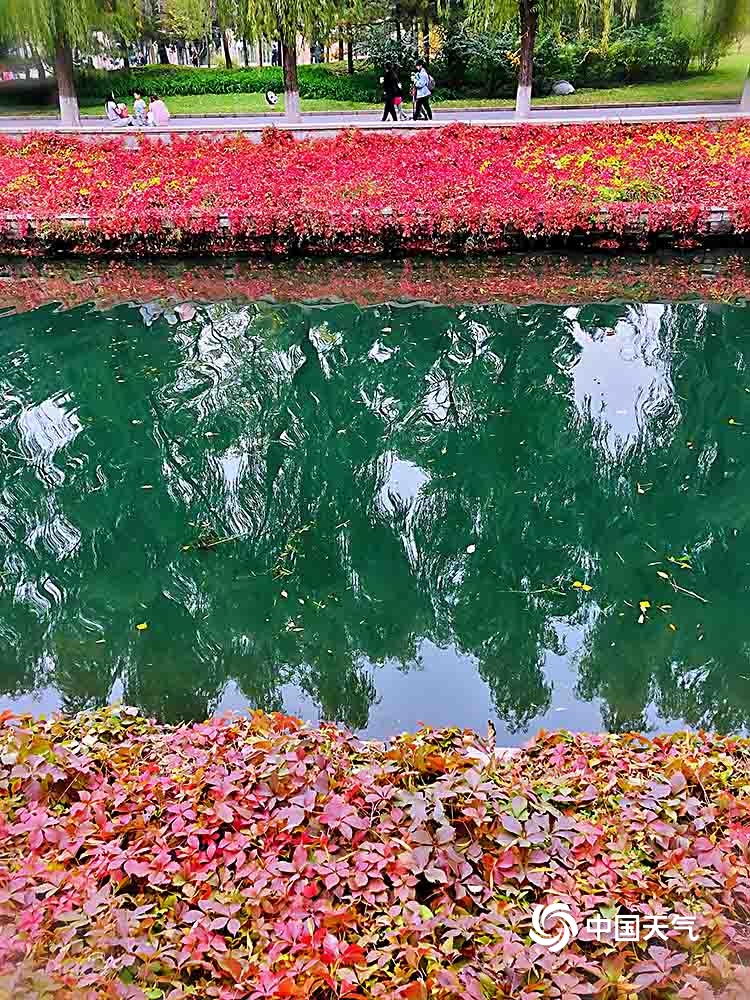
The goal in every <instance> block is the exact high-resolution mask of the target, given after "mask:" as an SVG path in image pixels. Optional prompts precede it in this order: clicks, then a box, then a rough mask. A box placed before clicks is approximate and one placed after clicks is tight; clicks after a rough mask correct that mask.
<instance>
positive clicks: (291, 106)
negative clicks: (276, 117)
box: [284, 90, 302, 122]
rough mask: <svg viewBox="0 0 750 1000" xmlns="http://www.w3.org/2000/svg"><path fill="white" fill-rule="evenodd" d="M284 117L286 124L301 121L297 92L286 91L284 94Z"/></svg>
mask: <svg viewBox="0 0 750 1000" xmlns="http://www.w3.org/2000/svg"><path fill="white" fill-rule="evenodd" d="M284 117H285V118H286V120H287V121H288V122H301V121H302V115H301V113H300V110H299V91H298V90H287V91H285V92H284Z"/></svg>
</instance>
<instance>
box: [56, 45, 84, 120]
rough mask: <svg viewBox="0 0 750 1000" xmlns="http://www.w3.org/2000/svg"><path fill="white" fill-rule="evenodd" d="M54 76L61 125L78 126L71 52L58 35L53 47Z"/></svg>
mask: <svg viewBox="0 0 750 1000" xmlns="http://www.w3.org/2000/svg"><path fill="white" fill-rule="evenodd" d="M55 76H56V77H57V93H58V99H59V101H60V120H61V121H62V123H63V125H80V124H81V112H80V110H79V108H78V98H77V97H76V87H75V81H74V80H73V50H72V49H71V47H70V43H69V42H68V40H67V39H66V38H64V37H63V36H61V35H59V36H58V38H57V45H56V46H55Z"/></svg>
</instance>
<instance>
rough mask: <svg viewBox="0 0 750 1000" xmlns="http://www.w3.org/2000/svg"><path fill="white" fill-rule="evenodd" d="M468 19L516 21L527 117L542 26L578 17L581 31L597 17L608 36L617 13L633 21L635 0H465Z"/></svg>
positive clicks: (479, 23) (484, 23)
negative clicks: (536, 47)
mask: <svg viewBox="0 0 750 1000" xmlns="http://www.w3.org/2000/svg"><path fill="white" fill-rule="evenodd" d="M466 10H467V13H468V17H469V21H470V23H471V24H473V25H474V26H475V27H477V28H480V29H485V30H486V29H487V28H500V27H503V26H505V25H507V24H509V23H512V22H513V21H517V22H518V24H519V27H520V33H521V45H520V52H519V64H518V95H517V99H516V113H517V115H518V116H519V117H526V116H527V115H528V113H529V111H530V109H531V88H532V83H533V66H534V48H535V45H536V39H537V34H538V31H539V28H540V26H548V27H550V28H553V29H558V30H559V27H560V25H561V24H562V23H563V22H565V21H566V20H567V21H571V20H573V19H575V20H576V21H577V24H578V28H579V30H580V31H585V30H587V29H588V28H589V27H590V26H591V24H592V23H593V22H594V20H595V19H596V18H597V17H598V19H599V24H600V30H601V35H602V37H603V38H605V39H606V38H607V37H608V35H609V32H610V30H611V27H612V22H613V20H614V18H615V17H616V16H619V17H621V18H622V20H623V21H626V22H627V21H629V20H631V19H632V18H633V17H634V15H635V13H636V3H635V0H594V2H592V0H466Z"/></svg>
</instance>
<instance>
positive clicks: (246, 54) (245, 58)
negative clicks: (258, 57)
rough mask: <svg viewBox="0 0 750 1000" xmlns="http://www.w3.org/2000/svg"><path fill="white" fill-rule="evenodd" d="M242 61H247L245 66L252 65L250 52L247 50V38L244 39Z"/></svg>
mask: <svg viewBox="0 0 750 1000" xmlns="http://www.w3.org/2000/svg"><path fill="white" fill-rule="evenodd" d="M242 61H243V62H244V63H245V66H249V65H250V53H249V52H248V51H247V39H246V38H243V39H242Z"/></svg>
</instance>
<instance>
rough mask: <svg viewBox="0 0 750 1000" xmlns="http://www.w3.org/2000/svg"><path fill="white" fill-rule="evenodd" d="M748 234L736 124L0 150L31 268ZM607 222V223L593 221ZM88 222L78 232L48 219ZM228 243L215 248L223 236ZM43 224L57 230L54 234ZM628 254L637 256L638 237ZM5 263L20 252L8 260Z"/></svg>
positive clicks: (2, 196)
mask: <svg viewBox="0 0 750 1000" xmlns="http://www.w3.org/2000/svg"><path fill="white" fill-rule="evenodd" d="M714 207H723V208H725V209H727V210H728V212H729V215H730V220H731V223H732V225H733V227H734V229H735V231H736V232H737V233H739V234H744V233H746V232H747V231H748V229H749V228H750V122H748V121H746V120H740V121H737V122H732V123H730V124H726V125H723V126H721V127H718V128H715V127H710V126H708V125H642V126H622V125H613V124H610V123H605V124H601V125H598V126H592V125H588V124H587V125H581V126H575V125H573V126H566V127H564V128H560V127H549V126H547V127H545V126H539V125H533V126H532V125H525V126H518V127H516V128H512V129H493V128H482V127H469V126H465V125H461V124H456V125H451V126H448V127H446V128H443V129H439V130H434V131H429V132H421V133H418V134H416V135H413V136H409V137H406V136H399V135H397V134H391V135H383V134H382V133H377V134H370V133H364V132H359V131H356V130H351V131H348V132H344V133H343V134H340V135H338V136H336V137H335V138H332V139H326V140H295V139H294V138H293V137H292V136H291V135H290V134H288V133H281V132H278V131H275V130H273V129H269V130H268V131H267V132H266V133H265V134H264V138H263V141H262V142H260V143H258V144H255V143H253V142H251V141H249V140H248V139H244V138H242V137H239V138H232V139H228V140H220V141H211V140H210V139H208V138H200V137H191V138H186V139H179V138H176V137H175V138H174V139H173V141H172V143H171V145H169V146H165V145H163V144H161V143H158V142H154V141H152V140H150V139H142V140H141V141H140V145H139V146H138V148H135V149H125V148H124V147H123V144H122V138H121V137H120V138H119V139H113V140H111V141H109V142H105V143H103V144H101V145H94V144H89V145H87V144H86V143H84V142H82V141H78V140H76V139H72V138H68V137H61V136H54V135H35V136H30V137H26V138H24V139H20V140H12V139H4V140H2V141H0V216H8V215H12V216H16V217H18V218H19V219H20V230H21V233H22V234H25V233H27V232H28V227H29V226H31V227H32V229H33V231H34V232H35V233H36V234H37V239H36V242H29V243H28V244H27V246H28V247H29V248H32V247H33V248H34V249H37V250H43V249H67V250H70V249H76V250H78V251H80V252H94V251H96V250H100V251H101V250H108V251H110V252H116V251H120V252H122V251H127V252H133V250H134V249H141V250H149V251H152V252H161V253H166V252H170V251H171V252H178V251H180V250H183V251H184V249H185V247H186V246H195V247H199V248H201V249H204V250H222V249H223V250H226V249H228V248H235V249H237V248H241V249H245V250H250V251H263V252H268V251H270V252H277V253H289V252H309V253H313V252H317V253H326V252H333V251H337V250H338V251H341V250H347V251H354V252H360V253H382V252H389V251H390V252H392V251H394V250H399V251H416V250H424V249H427V250H431V251H436V252H449V251H456V250H468V251H472V250H474V251H476V250H483V249H493V250H501V249H504V248H506V247H507V245H508V242H509V240H510V238H511V231H512V232H513V233H515V234H516V235H519V234H520V235H521V236H522V237H523V238H525V239H528V240H531V241H542V242H543V241H554V240H570V239H573V240H575V239H576V238H578V239H582V238H586V239H588V240H589V241H592V240H596V239H597V238H606V237H607V236H613V235H614V236H615V237H620V238H625V236H626V235H627V234H628V233H631V235H632V233H633V231H634V230H635V231H636V232H637V238H638V239H641V240H643V239H647V238H649V237H651V236H654V235H655V234H663V233H665V232H670V233H675V234H692V235H697V236H701V235H705V234H706V233H707V231H708V228H709V223H710V220H711V210H712V208H714ZM605 209H606V212H607V216H606V218H603V217H602V215H601V213H602V211H603V210H605ZM65 214H70V215H74V216H86V217H87V218H88V219H89V220H90V227H89V228H85V227H82V226H81V225H80V224H76V223H74V222H72V221H68V222H65V223H62V222H60V221H59V219H60V216H61V215H65ZM222 217H223V218H225V219H228V225H229V229H228V230H220V226H219V223H220V219H221V218H222ZM56 220H57V221H56ZM633 238H636V237H635V236H634V237H633ZM16 249H17V248H16Z"/></svg>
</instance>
